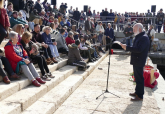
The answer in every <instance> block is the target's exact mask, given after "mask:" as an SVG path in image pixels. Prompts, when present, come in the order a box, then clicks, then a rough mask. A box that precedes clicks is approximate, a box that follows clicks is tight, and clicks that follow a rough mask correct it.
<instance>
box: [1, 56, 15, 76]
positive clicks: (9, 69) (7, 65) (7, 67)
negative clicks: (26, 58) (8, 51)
mask: <svg viewBox="0 0 165 114" xmlns="http://www.w3.org/2000/svg"><path fill="white" fill-rule="evenodd" d="M3 65H4V67H5V70H4V69H3ZM5 71H6V72H7V73H8V75H9V76H11V75H13V74H14V72H13V70H12V67H11V65H10V63H9V61H8V59H7V58H6V57H1V59H0V75H1V76H2V77H5V76H7V74H6V72H5Z"/></svg>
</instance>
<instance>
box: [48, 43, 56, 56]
mask: <svg viewBox="0 0 165 114" xmlns="http://www.w3.org/2000/svg"><path fill="white" fill-rule="evenodd" d="M49 47H50V50H51V54H52V55H53V57H56V55H55V52H54V47H53V45H49Z"/></svg>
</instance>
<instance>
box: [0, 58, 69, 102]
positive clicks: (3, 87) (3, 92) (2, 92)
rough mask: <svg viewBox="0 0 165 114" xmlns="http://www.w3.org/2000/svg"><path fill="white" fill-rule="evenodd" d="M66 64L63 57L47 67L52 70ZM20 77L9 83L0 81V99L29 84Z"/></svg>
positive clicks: (23, 77) (25, 79)
mask: <svg viewBox="0 0 165 114" xmlns="http://www.w3.org/2000/svg"><path fill="white" fill-rule="evenodd" d="M66 64H67V60H66V59H65V60H63V61H61V62H59V63H58V64H54V65H48V67H49V70H50V71H51V72H53V71H55V70H56V69H58V68H61V67H63V66H65V65H66ZM21 77H22V78H21V80H19V81H18V80H17V81H12V82H11V83H10V84H5V83H3V82H0V101H1V100H3V99H5V98H7V97H9V96H10V95H12V94H14V93H16V92H18V91H20V90H21V89H23V88H25V87H26V86H28V85H29V84H31V82H30V81H29V80H28V79H27V78H26V77H25V76H24V75H22V76H21ZM1 80H2V77H1Z"/></svg>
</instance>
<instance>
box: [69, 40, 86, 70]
mask: <svg viewBox="0 0 165 114" xmlns="http://www.w3.org/2000/svg"><path fill="white" fill-rule="evenodd" d="M68 47H69V53H68V64H69V65H74V66H78V69H79V70H86V68H87V64H86V63H85V62H84V60H83V59H82V57H81V55H80V52H79V49H78V48H79V47H80V41H79V40H76V41H75V43H73V44H69V45H68Z"/></svg>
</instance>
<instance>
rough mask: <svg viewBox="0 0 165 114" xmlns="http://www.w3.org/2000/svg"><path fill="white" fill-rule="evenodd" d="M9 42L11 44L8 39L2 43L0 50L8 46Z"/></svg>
mask: <svg viewBox="0 0 165 114" xmlns="http://www.w3.org/2000/svg"><path fill="white" fill-rule="evenodd" d="M8 42H9V40H8V39H7V40H3V41H2V43H1V45H0V48H4V47H5V45H6V44H7V43H8Z"/></svg>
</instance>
